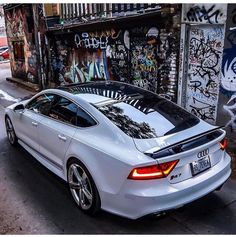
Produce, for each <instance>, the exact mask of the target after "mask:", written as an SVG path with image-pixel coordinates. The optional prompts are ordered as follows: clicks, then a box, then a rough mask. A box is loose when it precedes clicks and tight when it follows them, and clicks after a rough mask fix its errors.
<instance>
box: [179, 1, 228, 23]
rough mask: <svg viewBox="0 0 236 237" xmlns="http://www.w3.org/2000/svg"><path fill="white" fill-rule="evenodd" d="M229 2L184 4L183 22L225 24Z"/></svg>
mask: <svg viewBox="0 0 236 237" xmlns="http://www.w3.org/2000/svg"><path fill="white" fill-rule="evenodd" d="M226 9H227V4H202V3H195V4H183V14H182V22H185V23H198V24H201V23H203V24H206V23H207V24H223V23H224V22H225V20H226Z"/></svg>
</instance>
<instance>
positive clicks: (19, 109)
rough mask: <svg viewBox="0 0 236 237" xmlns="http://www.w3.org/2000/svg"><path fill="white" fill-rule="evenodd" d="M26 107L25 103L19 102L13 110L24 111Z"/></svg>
mask: <svg viewBox="0 0 236 237" xmlns="http://www.w3.org/2000/svg"><path fill="white" fill-rule="evenodd" d="M24 109H25V106H24V105H23V104H19V105H17V106H16V107H15V108H14V109H13V110H14V111H15V112H23V110H24Z"/></svg>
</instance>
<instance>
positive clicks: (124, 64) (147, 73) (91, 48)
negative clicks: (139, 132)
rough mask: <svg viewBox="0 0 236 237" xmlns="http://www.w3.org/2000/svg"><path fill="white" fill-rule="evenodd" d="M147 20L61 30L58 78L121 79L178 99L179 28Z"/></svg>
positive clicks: (56, 48)
mask: <svg viewBox="0 0 236 237" xmlns="http://www.w3.org/2000/svg"><path fill="white" fill-rule="evenodd" d="M147 25H148V26H147ZM147 25H146V26H140V27H136V26H135V27H130V28H120V29H119V28H117V27H116V28H112V27H111V28H109V29H104V30H100V31H99V30H98V31H83V32H79V31H78V32H77V31H76V29H74V30H73V33H71V34H68V35H63V36H61V35H60V34H57V35H55V36H54V37H53V38H52V42H51V45H52V49H51V51H52V68H53V72H54V78H55V82H57V83H58V84H60V83H72V82H85V81H91V80H117V81H123V82H128V83H132V84H134V85H137V86H139V87H143V88H145V89H148V90H151V91H153V92H156V93H159V94H161V95H163V96H165V97H167V98H168V99H170V100H173V101H176V88H177V75H178V72H177V68H178V65H177V64H178V60H177V55H178V50H179V31H178V30H176V29H175V30H174V29H172V28H171V27H169V28H165V27H163V26H162V27H160V26H155V25H152V24H150V23H149V24H147Z"/></svg>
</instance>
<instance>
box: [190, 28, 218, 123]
mask: <svg viewBox="0 0 236 237" xmlns="http://www.w3.org/2000/svg"><path fill="white" fill-rule="evenodd" d="M222 44H223V26H217V25H215V26H191V27H190V29H189V57H188V60H189V61H188V75H187V90H186V97H187V100H186V108H187V110H189V111H190V112H191V113H193V114H195V115H196V116H198V117H200V118H202V119H204V120H205V121H207V122H210V123H213V124H214V122H215V120H216V112H217V104H218V94H219V83H220V66H221V57H222Z"/></svg>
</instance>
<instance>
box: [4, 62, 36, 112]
mask: <svg viewBox="0 0 236 237" xmlns="http://www.w3.org/2000/svg"><path fill="white" fill-rule="evenodd" d="M6 77H11V70H10V63H9V61H8V62H2V63H1V64H0V103H1V104H2V105H3V106H4V107H6V106H8V105H10V104H12V101H11V100H7V99H5V97H4V95H3V94H2V91H4V92H5V93H7V94H8V95H9V96H10V97H13V98H15V99H23V98H25V97H28V96H32V95H34V92H31V91H29V90H26V89H24V88H22V87H19V86H18V85H17V84H16V83H12V82H9V81H6Z"/></svg>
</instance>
